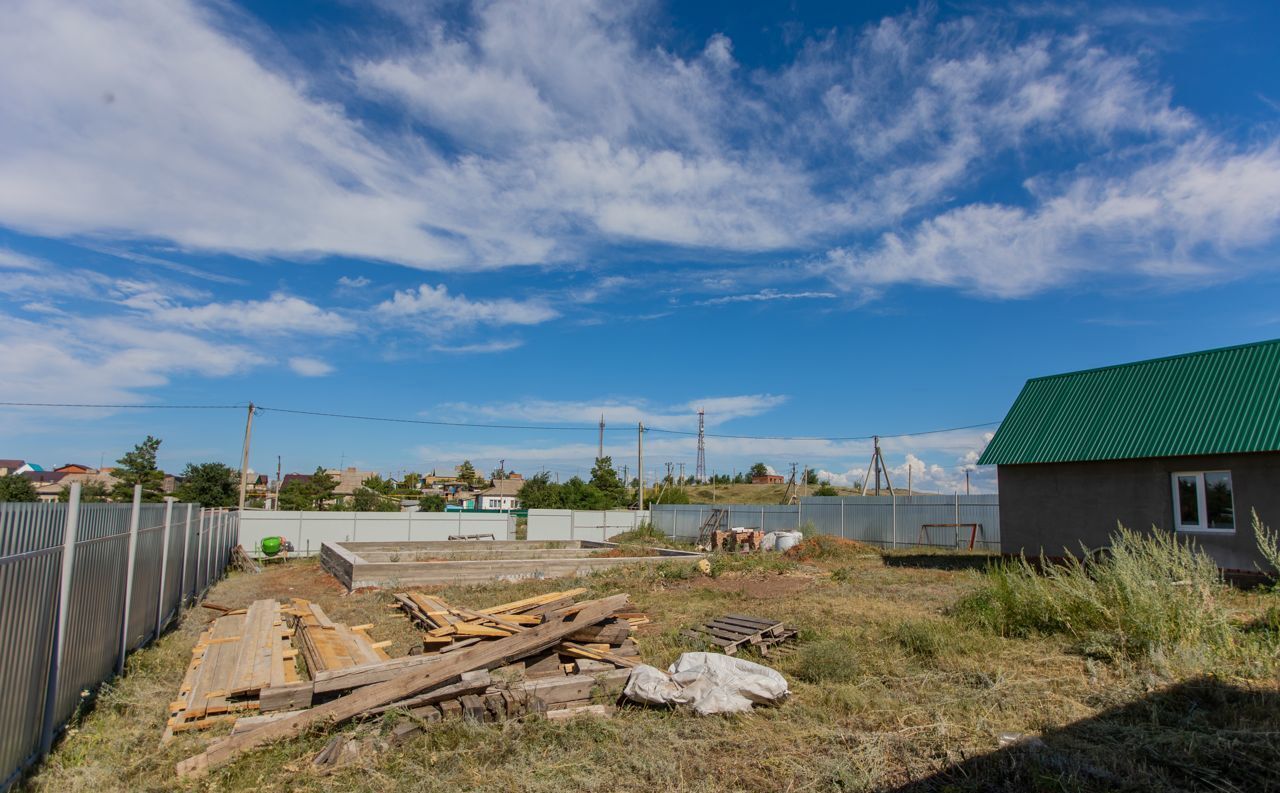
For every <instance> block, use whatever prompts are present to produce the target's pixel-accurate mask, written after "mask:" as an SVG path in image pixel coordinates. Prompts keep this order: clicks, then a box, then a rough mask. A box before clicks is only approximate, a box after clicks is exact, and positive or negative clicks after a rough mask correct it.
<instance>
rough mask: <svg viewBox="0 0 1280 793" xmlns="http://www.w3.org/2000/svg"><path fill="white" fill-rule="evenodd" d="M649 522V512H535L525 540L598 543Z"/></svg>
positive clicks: (551, 510)
mask: <svg viewBox="0 0 1280 793" xmlns="http://www.w3.org/2000/svg"><path fill="white" fill-rule="evenodd" d="M648 520H649V511H648V510H643V511H640V510H634V509H631V510H627V509H612V510H599V509H531V510H529V525H528V528H527V533H526V534H525V536H526V537H527V538H528V539H530V540H594V541H596V542H607V541H608V539H609V538H610V537H612V536H613V535H615V534H620V533H621V532H624V531H631V530H633V529H637V528H639V527H640V524H642V523H645V522H647V521H648Z"/></svg>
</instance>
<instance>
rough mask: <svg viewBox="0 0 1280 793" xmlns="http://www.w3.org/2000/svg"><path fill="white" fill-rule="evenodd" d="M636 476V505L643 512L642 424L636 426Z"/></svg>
mask: <svg viewBox="0 0 1280 793" xmlns="http://www.w3.org/2000/svg"><path fill="white" fill-rule="evenodd" d="M636 476H637V477H638V479H639V481H638V484H639V485H640V486H639V487H638V488H636V493H637V494H638V496H639V498H638V500H637V503H638V504H639V505H640V509H641V510H644V422H643V421H641V422H639V423H638V424H636Z"/></svg>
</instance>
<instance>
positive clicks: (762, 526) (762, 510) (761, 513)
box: [728, 506, 765, 531]
mask: <svg viewBox="0 0 1280 793" xmlns="http://www.w3.org/2000/svg"><path fill="white" fill-rule="evenodd" d="M728 528H730V529H732V528H733V526H729V527H728ZM764 530H765V528H764V507H763V506H761V507H760V531H764Z"/></svg>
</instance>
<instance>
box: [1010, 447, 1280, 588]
mask: <svg viewBox="0 0 1280 793" xmlns="http://www.w3.org/2000/svg"><path fill="white" fill-rule="evenodd" d="M1217 470H1226V471H1230V472H1231V482H1232V489H1233V490H1234V495H1235V498H1234V501H1235V513H1236V516H1235V517H1236V530H1235V533H1234V534H1208V533H1189V532H1179V536H1185V537H1189V538H1190V537H1194V539H1195V541H1196V543H1197V544H1198V545H1199V546H1200V547H1201V548H1204V549H1205V550H1206V551H1207V552H1208V553H1209V554H1210V555H1211V556H1213V558H1214V559H1215V560H1217V562H1218V565H1219V566H1220V567H1222V568H1224V569H1229V570H1249V571H1253V570H1255V569H1256V567H1255V563H1259V564H1260V563H1261V561H1262V557H1261V556H1259V555H1258V551H1257V546H1256V544H1255V542H1254V536H1253V528H1252V526H1251V525H1250V522H1249V521H1250V517H1249V512H1250V510H1251V509H1256V510H1257V511H1258V516H1259V517H1260V518H1261V519H1262V522H1263V523H1267V524H1269V525H1271V526H1272V527H1273V528H1277V529H1280V452H1266V453H1260V454H1236V455H1213V456H1204V457H1162V458H1153V459H1143V460H1117V461H1107V462H1086V463H1042V464H1037V465H1002V466H1000V467H999V468H998V470H997V476H998V478H999V482H1000V529H1001V550H1002V551H1003V552H1005V553H1023V552H1025V553H1026V554H1027V555H1028V556H1034V555H1038V554H1040V552H1041V549H1043V552H1044V553H1045V554H1047V555H1049V556H1061V555H1063V553H1064V549H1066V551H1068V552H1073V553H1075V552H1078V551H1079V549H1080V544H1081V543H1084V545H1085V546H1087V547H1089V548H1098V547H1102V546H1104V545H1106V544H1107V540H1108V537H1109V536H1110V535H1111V533H1112V532H1114V531H1115V528H1116V521H1119V522H1120V523H1123V524H1124V525H1125V526H1128V527H1129V528H1133V529H1150V528H1151V527H1152V526H1158V527H1160V528H1162V529H1168V528H1170V527H1171V526H1172V525H1173V495H1172V491H1171V484H1170V478H1169V477H1170V474H1172V473H1174V472H1175V471H1217Z"/></svg>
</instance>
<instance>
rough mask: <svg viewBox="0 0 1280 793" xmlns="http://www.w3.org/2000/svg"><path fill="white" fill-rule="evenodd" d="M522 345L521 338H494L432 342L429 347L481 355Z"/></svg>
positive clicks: (456, 352) (441, 350)
mask: <svg viewBox="0 0 1280 793" xmlns="http://www.w3.org/2000/svg"><path fill="white" fill-rule="evenodd" d="M522 346H524V341H523V340H521V339H494V340H493V341H486V342H479V343H476V344H452V345H450V344H433V345H431V349H432V351H433V352H445V353H452V354H455V355H472V354H476V355H482V354H484V353H489V352H507V351H508V350H515V349H518V348H520V347H522Z"/></svg>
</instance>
